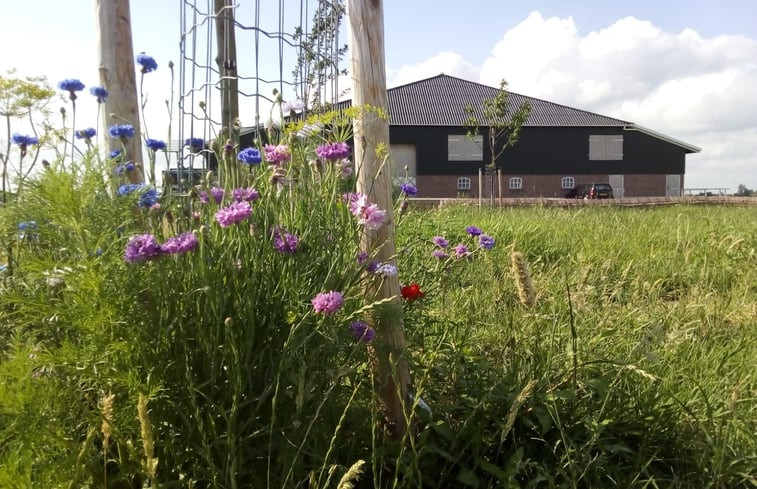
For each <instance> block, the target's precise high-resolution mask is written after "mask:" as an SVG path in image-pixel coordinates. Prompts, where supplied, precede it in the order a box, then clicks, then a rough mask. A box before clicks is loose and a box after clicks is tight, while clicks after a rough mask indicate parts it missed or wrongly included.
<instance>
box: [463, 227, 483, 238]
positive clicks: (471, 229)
mask: <svg viewBox="0 0 757 489" xmlns="http://www.w3.org/2000/svg"><path fill="white" fill-rule="evenodd" d="M465 232H466V233H468V234H470V235H471V236H481V229H479V228H477V227H476V226H468V227H467V228H465Z"/></svg>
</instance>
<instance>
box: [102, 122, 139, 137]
mask: <svg viewBox="0 0 757 489" xmlns="http://www.w3.org/2000/svg"><path fill="white" fill-rule="evenodd" d="M108 132H109V133H110V137H112V138H120V139H129V138H130V137H133V136H134V126H132V125H131V124H116V125H115V126H110V127H109V128H108Z"/></svg>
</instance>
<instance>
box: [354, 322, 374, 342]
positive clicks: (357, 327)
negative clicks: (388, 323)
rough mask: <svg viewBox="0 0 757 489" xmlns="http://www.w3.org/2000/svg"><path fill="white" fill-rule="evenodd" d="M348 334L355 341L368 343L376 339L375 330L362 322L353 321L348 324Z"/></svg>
mask: <svg viewBox="0 0 757 489" xmlns="http://www.w3.org/2000/svg"><path fill="white" fill-rule="evenodd" d="M350 332H351V333H352V336H353V337H354V338H355V341H362V342H365V343H370V342H371V341H373V340H374V339H375V338H376V330H375V329H373V328H371V327H370V326H368V323H366V322H363V321H354V322H352V324H350Z"/></svg>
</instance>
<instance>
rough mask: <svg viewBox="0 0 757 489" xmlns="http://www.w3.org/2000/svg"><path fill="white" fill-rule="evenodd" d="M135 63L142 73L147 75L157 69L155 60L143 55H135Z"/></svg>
mask: <svg viewBox="0 0 757 489" xmlns="http://www.w3.org/2000/svg"><path fill="white" fill-rule="evenodd" d="M137 63H139V64H140V65H141V66H142V73H149V72H151V71H155V70H157V69H158V63H157V62H156V61H155V58H153V57H152V56H148V55H146V54H145V53H139V54H138V55H137Z"/></svg>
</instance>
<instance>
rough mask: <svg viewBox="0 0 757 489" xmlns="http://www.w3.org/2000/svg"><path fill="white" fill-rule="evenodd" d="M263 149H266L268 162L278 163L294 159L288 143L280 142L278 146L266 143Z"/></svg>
mask: <svg viewBox="0 0 757 489" xmlns="http://www.w3.org/2000/svg"><path fill="white" fill-rule="evenodd" d="M263 149H265V160H266V161H267V162H268V163H271V164H274V165H278V164H281V163H286V162H287V161H289V160H291V159H292V153H290V152H289V146H287V145H286V144H279V145H278V146H273V145H272V144H266V145H265V146H264V147H263Z"/></svg>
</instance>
